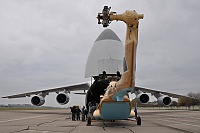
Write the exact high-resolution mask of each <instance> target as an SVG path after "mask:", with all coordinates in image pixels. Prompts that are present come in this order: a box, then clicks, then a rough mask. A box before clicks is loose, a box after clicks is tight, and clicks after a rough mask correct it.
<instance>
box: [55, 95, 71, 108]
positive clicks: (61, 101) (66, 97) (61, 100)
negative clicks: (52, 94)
mask: <svg viewBox="0 0 200 133" xmlns="http://www.w3.org/2000/svg"><path fill="white" fill-rule="evenodd" d="M56 100H57V102H58V103H59V104H61V105H64V104H67V103H68V102H69V95H68V94H66V93H60V94H58V95H57V97H56Z"/></svg>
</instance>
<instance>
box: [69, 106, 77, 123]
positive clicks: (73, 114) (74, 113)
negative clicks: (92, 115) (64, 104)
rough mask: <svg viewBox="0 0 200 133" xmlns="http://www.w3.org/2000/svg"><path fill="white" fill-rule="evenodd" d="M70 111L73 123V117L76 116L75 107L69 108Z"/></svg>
mask: <svg viewBox="0 0 200 133" xmlns="http://www.w3.org/2000/svg"><path fill="white" fill-rule="evenodd" d="M70 109H71V113H72V121H75V115H76V110H75V106H73V107H70Z"/></svg>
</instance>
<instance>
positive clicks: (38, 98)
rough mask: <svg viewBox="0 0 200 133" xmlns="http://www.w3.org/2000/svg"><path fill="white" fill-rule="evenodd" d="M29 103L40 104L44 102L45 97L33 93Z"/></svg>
mask: <svg viewBox="0 0 200 133" xmlns="http://www.w3.org/2000/svg"><path fill="white" fill-rule="evenodd" d="M31 103H32V104H33V105H36V106H41V105H43V104H44V103H45V99H44V97H42V96H38V95H35V96H33V97H32V98H31Z"/></svg>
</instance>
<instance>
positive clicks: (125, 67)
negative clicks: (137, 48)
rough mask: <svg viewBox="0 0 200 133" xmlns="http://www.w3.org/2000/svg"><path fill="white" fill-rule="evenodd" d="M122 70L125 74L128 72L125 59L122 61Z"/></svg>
mask: <svg viewBox="0 0 200 133" xmlns="http://www.w3.org/2000/svg"><path fill="white" fill-rule="evenodd" d="M123 69H124V72H126V71H127V70H128V68H127V64H126V58H125V57H124V59H123Z"/></svg>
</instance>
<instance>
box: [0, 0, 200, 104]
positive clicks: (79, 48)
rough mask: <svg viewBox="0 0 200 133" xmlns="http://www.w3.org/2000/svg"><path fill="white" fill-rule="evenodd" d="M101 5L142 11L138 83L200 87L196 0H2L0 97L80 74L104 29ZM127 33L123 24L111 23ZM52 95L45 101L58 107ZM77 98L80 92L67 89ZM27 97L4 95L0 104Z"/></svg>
mask: <svg viewBox="0 0 200 133" xmlns="http://www.w3.org/2000/svg"><path fill="white" fill-rule="evenodd" d="M104 5H109V6H111V7H112V11H116V12H117V13H123V12H124V11H125V10H136V11H137V12H138V13H143V14H144V19H143V20H140V25H139V44H138V49H137V72H136V85H138V86H143V87H147V88H153V89H157V90H163V91H169V92H173V93H178V94H183V95H186V94H187V93H188V92H190V91H192V92H195V93H196V92H200V87H199V86H200V25H199V24H200V17H199V13H200V8H199V7H200V1H199V0H181V1H180V0H170V1H164V0H118V1H116V0H109V1H108V0H99V1H97V0H87V1H86V0H76V1H75V0H74V1H68V0H40V1H39V0H0V94H1V95H0V96H6V95H11V94H18V93H23V92H29V91H35V90H41V89H47V88H53V87H59V86H66V85H69V84H75V83H80V82H85V81H89V80H90V79H88V78H87V79H86V78H84V71H85V65H86V60H87V57H88V54H89V51H90V49H91V47H92V45H93V43H94V41H95V40H96V38H97V37H98V35H99V34H100V33H101V32H102V31H103V30H104V28H103V27H102V26H101V25H98V24H97V19H96V15H97V13H98V12H100V11H101V10H102V9H103V6H104ZM109 28H110V29H112V30H113V31H114V32H115V33H116V34H117V35H118V36H119V38H120V39H121V40H122V41H123V43H124V39H125V33H126V26H125V24H124V23H122V22H112V23H111V25H110V26H109ZM55 97H56V94H54V93H52V94H50V95H49V96H47V97H46V103H45V104H44V105H45V106H49V105H50V106H59V105H58V104H57V102H56V100H55ZM70 98H71V99H70V102H69V103H68V105H67V106H71V105H74V104H77V105H83V104H84V96H80V95H78V96H77V95H73V94H70ZM8 103H26V104H30V98H21V99H14V100H8V99H2V98H0V104H8Z"/></svg>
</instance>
